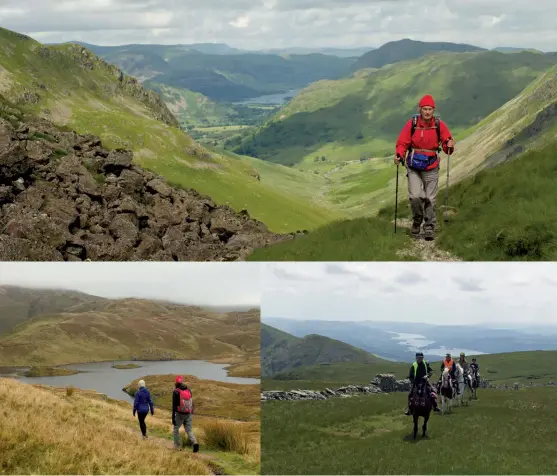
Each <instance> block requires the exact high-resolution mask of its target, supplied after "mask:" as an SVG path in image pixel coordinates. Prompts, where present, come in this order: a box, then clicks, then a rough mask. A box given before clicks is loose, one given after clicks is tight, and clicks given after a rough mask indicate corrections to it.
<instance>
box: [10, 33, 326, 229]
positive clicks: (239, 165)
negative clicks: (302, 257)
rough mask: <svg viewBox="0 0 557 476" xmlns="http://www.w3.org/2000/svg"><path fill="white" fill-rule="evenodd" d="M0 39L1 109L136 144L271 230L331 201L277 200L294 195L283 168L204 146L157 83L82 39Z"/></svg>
mask: <svg viewBox="0 0 557 476" xmlns="http://www.w3.org/2000/svg"><path fill="white" fill-rule="evenodd" d="M0 42H1V47H0V65H1V68H0V96H4V98H2V97H0V109H6V108H7V109H9V110H13V109H14V108H16V109H20V110H23V111H24V112H28V113H31V114H32V115H40V116H41V117H43V118H46V119H48V120H50V121H51V122H52V123H54V124H56V125H58V126H62V127H64V128H65V129H66V130H68V128H71V129H73V130H76V131H77V132H79V133H81V134H94V135H96V136H98V137H100V138H101V140H102V142H103V144H104V145H105V146H106V147H108V148H112V149H114V148H125V149H129V150H132V151H133V152H134V162H135V163H137V164H139V165H141V166H143V167H145V168H146V169H148V170H150V171H152V172H155V173H157V174H159V175H162V176H164V177H165V178H166V179H167V180H168V181H169V182H171V183H172V184H174V185H177V186H179V187H182V188H193V189H195V190H196V191H198V192H199V193H201V194H204V195H209V196H210V197H211V198H212V199H213V200H215V202H216V203H217V204H224V205H229V206H231V207H232V208H233V209H234V210H236V211H241V210H245V209H247V210H249V211H250V213H251V214H252V215H253V216H254V217H257V218H258V219H260V220H262V221H265V222H267V223H268V226H269V227H270V228H271V229H273V230H274V231H278V232H286V231H296V230H298V229H304V228H305V229H311V228H312V227H314V226H316V225H319V224H322V223H324V222H323V221H321V220H322V217H323V215H327V213H328V211H327V210H326V207H323V206H322V205H321V204H319V203H316V202H312V201H308V200H306V199H304V198H303V197H302V196H301V195H300V194H296V196H295V199H294V200H290V202H289V203H288V206H278V204H280V203H281V202H282V201H283V200H288V199H289V197H288V196H286V195H285V194H284V192H283V191H282V190H281V189H280V188H279V189H277V188H275V187H274V185H273V179H274V177H276V176H279V177H280V176H281V175H282V169H280V168H276V169H273V170H272V171H270V173H268V174H267V173H265V174H260V173H258V172H257V170H256V169H255V168H254V167H253V166H252V164H251V163H250V162H249V161H245V160H237V159H236V158H235V157H230V156H228V155H221V154H219V153H216V152H211V151H209V150H207V149H206V148H203V147H201V146H200V145H199V144H197V143H196V142H194V141H193V140H192V139H191V137H190V136H188V135H187V134H186V133H185V132H183V131H182V130H180V129H179V127H178V123H177V120H176V118H175V117H174V116H173V115H172V114H171V112H170V111H169V109H168V108H167V106H166V105H165V103H164V102H163V101H162V100H161V98H160V97H159V96H158V95H157V94H156V93H155V92H154V91H150V90H147V89H145V88H143V86H142V85H141V84H140V83H139V82H138V80H137V79H135V78H132V77H130V76H127V75H125V74H123V73H122V72H121V70H120V69H119V68H117V67H116V66H113V65H110V64H108V63H106V62H105V61H103V60H101V59H100V58H98V57H97V56H95V55H93V54H92V53H91V52H90V51H88V50H86V49H85V48H83V47H82V46H80V45H75V44H63V45H56V46H49V47H46V46H44V45H41V44H40V43H38V42H36V41H34V40H32V39H31V38H29V37H26V36H25V35H20V34H18V33H15V32H11V31H8V30H4V29H0ZM7 98H10V101H9V103H7V101H6V100H5V99H7ZM12 116H13V114H12ZM25 122H29V121H25ZM16 127H17V126H16ZM308 209H309V210H308ZM298 210H300V211H301V212H300V214H298ZM306 211H308V212H307V213H306ZM312 217H317V218H315V219H314V218H312Z"/></svg>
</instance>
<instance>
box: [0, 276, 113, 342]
mask: <svg viewBox="0 0 557 476" xmlns="http://www.w3.org/2000/svg"><path fill="white" fill-rule="evenodd" d="M105 302H106V299H104V298H101V297H97V296H90V295H88V294H85V293H81V292H77V291H66V290H51V289H49V290H46V289H45V290H43V289H30V288H22V287H19V286H0V334H3V333H7V332H9V331H10V330H11V329H13V328H14V327H16V326H17V325H18V324H20V323H22V322H24V321H26V320H27V319H31V318H33V317H35V316H38V315H41V314H50V313H58V312H63V311H66V310H69V309H71V308H74V307H79V308H81V309H84V308H87V307H89V308H91V309H95V308H97V307H99V306H102V305H103V304H104V303H105Z"/></svg>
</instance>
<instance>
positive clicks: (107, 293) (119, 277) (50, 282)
mask: <svg viewBox="0 0 557 476" xmlns="http://www.w3.org/2000/svg"><path fill="white" fill-rule="evenodd" d="M259 270H260V268H259V265H258V264H257V263H212V262H208V263H174V262H172V263H154V262H147V263H141V262H137V263H134V262H130V263H66V262H62V263H47V262H45V263H20V262H17V263H0V285H6V284H12V285H18V286H26V287H40V288H62V289H71V290H75V291H82V292H85V293H88V294H93V295H95V296H102V297H108V298H119V297H138V298H152V299H163V300H170V301H173V302H176V303H184V304H194V305H208V306H257V307H259V304H260V298H261V284H260V275H259Z"/></svg>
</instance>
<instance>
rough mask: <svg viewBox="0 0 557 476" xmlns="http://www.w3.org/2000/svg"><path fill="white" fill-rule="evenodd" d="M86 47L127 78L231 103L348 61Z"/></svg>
mask: <svg viewBox="0 0 557 476" xmlns="http://www.w3.org/2000/svg"><path fill="white" fill-rule="evenodd" d="M88 47H89V48H90V49H91V50H92V51H94V52H95V53H97V54H99V55H100V56H101V57H102V58H104V59H105V60H106V61H109V62H110V63H113V64H116V65H118V66H119V67H121V68H122V69H123V70H124V71H126V72H127V73H128V74H132V75H134V76H137V77H140V78H142V79H154V80H155V81H156V82H158V83H163V84H166V85H168V86H173V87H177V88H183V89H188V90H191V91H195V92H199V93H202V94H203V95H205V96H207V97H209V98H210V99H212V100H215V101H224V102H233V101H241V100H243V99H246V98H250V97H257V96H261V95H264V94H273V93H282V92H286V91H288V90H291V89H297V88H300V87H304V86H306V85H308V84H309V83H312V82H314V81H317V80H320V79H324V78H330V79H334V78H338V77H341V76H342V75H344V74H345V73H346V72H347V71H348V69H349V67H350V66H351V65H352V63H353V62H354V59H352V58H339V57H335V56H327V55H323V54H304V55H296V54H282V55H277V54H262V53H251V52H244V53H237V54H233V55H228V54H226V55H222V54H211V53H202V52H200V51H199V48H195V47H194V48H191V47H188V46H184V45H168V46H167V45H125V46H113V47H97V46H94V45H88Z"/></svg>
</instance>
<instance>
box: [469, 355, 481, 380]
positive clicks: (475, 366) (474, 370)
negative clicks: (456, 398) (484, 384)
mask: <svg viewBox="0 0 557 476" xmlns="http://www.w3.org/2000/svg"><path fill="white" fill-rule="evenodd" d="M470 370H471V372H472V375H473V378H474V380H477V381H478V385H479V383H480V382H479V380H480V366H479V365H478V363H477V362H476V357H472V363H471V364H470Z"/></svg>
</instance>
